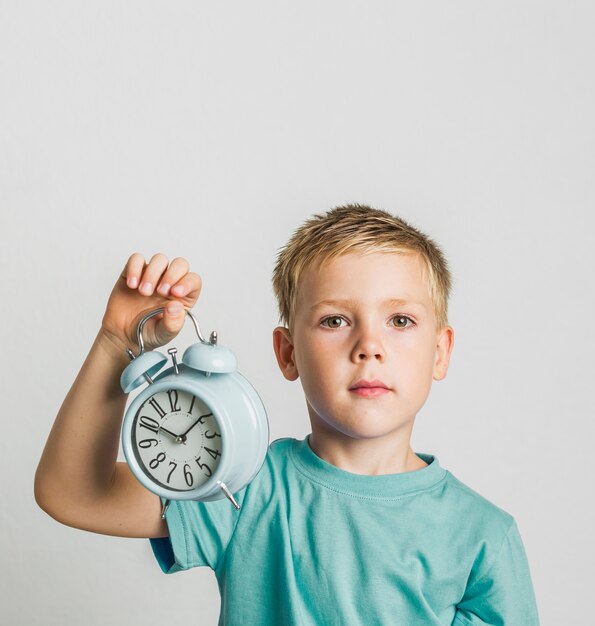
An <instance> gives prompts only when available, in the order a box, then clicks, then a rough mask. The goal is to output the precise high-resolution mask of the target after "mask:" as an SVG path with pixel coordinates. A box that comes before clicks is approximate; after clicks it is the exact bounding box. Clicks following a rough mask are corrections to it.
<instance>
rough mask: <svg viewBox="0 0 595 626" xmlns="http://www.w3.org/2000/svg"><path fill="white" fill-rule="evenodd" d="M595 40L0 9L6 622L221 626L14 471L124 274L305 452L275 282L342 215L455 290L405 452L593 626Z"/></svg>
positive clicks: (211, 602) (41, 434)
mask: <svg viewBox="0 0 595 626" xmlns="http://www.w3.org/2000/svg"><path fill="white" fill-rule="evenodd" d="M594 19H595V9H594V7H593V4H592V3H591V2H573V1H568V2H528V1H519V0H515V1H514V2H511V1H500V2H497V3H496V2H490V3H488V2H481V1H478V0H473V1H470V0H469V1H458V0H455V1H452V2H444V1H435V2H431V1H428V2H423V1H422V2H398V1H395V0H390V1H384V2H381V1H379V2H369V1H368V2H351V1H348V0H341V1H338V0H332V1H331V0H327V1H325V2H320V1H317V2H311V1H308V0H301V1H300V2H292V3H288V2H281V1H279V0H276V1H272V0H267V1H263V2H234V1H227V2H219V3H215V2H210V3H207V2H200V1H196V0H195V1H194V2H185V1H180V2H169V3H166V2H155V1H147V0H145V1H143V2H140V1H137V2H113V1H112V2H108V1H102V2H96V1H89V0H87V1H86V2H75V1H72V2H66V1H63V0H62V1H56V2H41V1H40V2H29V1H23V0H21V1H19V2H17V1H13V2H9V1H2V2H0V89H1V95H0V194H1V195H0V209H1V247H0V255H1V256H0V262H1V267H2V294H3V298H2V307H1V315H2V324H1V327H0V331H1V337H0V340H1V345H2V346H3V348H4V354H5V356H4V363H3V365H2V370H3V381H4V382H3V384H2V394H1V397H2V418H1V419H2V426H3V430H2V438H1V439H0V463H1V471H2V483H1V490H2V492H1V494H0V495H1V503H2V506H1V512H0V516H1V517H0V519H1V524H2V529H1V530H2V532H1V533H0V542H1V544H0V553H1V554H2V568H1V570H0V589H1V595H2V611H1V613H2V621H3V622H5V623H7V624H23V625H27V626H37V625H42V624H43V625H44V626H53V625H56V626H58V625H59V626H71V625H72V626H74V625H77V626H78V625H80V624H85V625H89V626H94V625H100V624H101V625H103V624H110V625H111V626H120V625H122V626H124V625H133V624H142V625H143V626H151V625H156V624H164V623H169V622H171V621H176V622H177V623H188V624H207V625H208V624H215V623H216V621H217V616H218V611H219V598H218V592H217V586H216V581H215V579H214V576H213V574H212V572H210V570H206V569H194V570H192V571H190V572H186V573H181V574H176V575H174V576H165V575H164V574H162V573H161V571H160V570H159V568H158V566H157V563H156V561H154V559H153V556H152V553H151V551H150V547H149V542H148V541H144V540H131V539H121V538H114V537H108V536H100V535H94V534H91V533H86V532H82V531H78V530H74V529H71V528H68V527H66V526H62V525H60V524H58V523H56V522H54V521H53V520H52V519H51V518H49V517H48V516H47V515H46V514H45V513H43V511H41V509H39V508H38V507H37V506H36V504H35V501H34V499H33V476H34V471H35V468H36V466H37V462H38V460H39V457H40V455H41V451H42V449H43V445H44V443H45V439H46V437H47V435H48V433H49V430H50V428H51V425H52V422H53V419H54V417H55V414H56V412H57V410H58V408H59V406H60V404H61V402H62V399H63V398H64V396H65V394H66V392H67V391H68V389H69V387H70V385H71V383H72V381H73V380H74V377H75V375H76V373H77V371H78V369H79V368H80V366H81V364H82V361H83V359H84V357H85V355H86V352H87V350H88V348H89V347H90V345H91V343H92V341H93V338H94V336H95V334H96V332H97V329H98V327H99V324H100V320H101V316H102V313H103V309H104V306H105V302H106V300H107V296H108V294H109V292H110V290H111V287H112V285H113V283H114V282H115V280H116V278H117V276H118V273H119V271H120V270H121V268H122V266H123V264H124V262H125V260H126V259H127V257H128V255H129V254H130V253H131V252H134V251H136V250H138V251H141V252H143V253H144V254H145V255H147V256H150V255H151V254H153V253H155V252H157V251H162V252H165V253H166V254H167V255H169V256H170V257H173V256H177V255H182V256H185V257H187V258H188V259H189V261H190V262H191V264H192V267H193V269H195V270H196V271H198V272H199V273H200V274H201V276H202V278H203V281H204V285H203V293H202V296H201V299H200V301H199V303H198V305H197V307H196V308H195V312H196V313H197V315H198V319H199V322H200V324H201V327H202V328H203V330H204V332H210V331H211V330H212V329H217V330H218V331H219V337H220V341H221V343H222V344H224V345H227V346H230V347H232V349H233V350H234V351H235V352H236V354H237V356H238V360H239V364H240V370H241V371H242V373H244V374H245V375H246V376H247V377H248V379H249V380H251V381H252V383H253V384H254V385H255V386H256V388H257V389H258V390H259V392H260V394H261V396H262V397H263V399H264V401H265V404H266V406H267V410H268V412H269V416H270V420H271V430H272V433H271V434H272V438H273V439H275V438H278V437H280V436H295V437H303V436H304V435H305V434H306V433H307V432H309V424H308V420H307V413H306V409H305V403H304V399H303V394H302V391H301V387H300V385H299V383H289V382H287V381H285V379H283V377H282V376H281V373H280V372H279V371H278V368H277V365H276V362H275V359H274V354H273V351H272V341H271V331H272V329H273V328H274V326H275V325H276V324H277V314H276V309H275V302H274V299H273V294H272V289H271V285H270V276H271V272H272V269H273V264H274V258H275V254H276V252H277V250H278V249H279V248H280V247H281V246H283V245H284V244H285V242H286V241H287V239H288V237H289V236H290V235H291V233H292V232H293V230H294V229H295V228H297V227H298V226H299V225H300V224H301V223H302V222H303V221H304V219H306V218H307V217H309V216H310V215H311V214H312V213H315V212H323V211H326V210H327V209H329V208H331V207H333V206H336V205H338V204H341V203H344V202H348V201H353V202H363V203H369V204H372V205H374V206H377V207H379V208H384V209H386V210H389V211H391V212H393V213H396V214H398V215H400V216H401V217H403V218H405V219H406V220H408V221H410V222H411V223H412V224H413V225H415V226H416V227H418V228H420V229H421V230H423V231H424V232H426V233H427V234H428V235H430V236H431V237H433V238H435V239H436V240H437V242H438V243H439V244H440V245H441V246H442V247H443V249H444V251H445V253H446V255H447V257H448V259H449V260H450V264H451V267H452V271H453V274H454V278H455V287H454V291H453V296H452V301H451V308H450V321H451V324H452V325H453V327H454V328H455V348H454V352H453V355H452V361H451V368H450V371H449V374H448V377H447V378H446V380H444V381H442V382H439V383H434V387H433V390H432V392H431V394H430V397H429V399H428V402H427V403H426V405H425V406H424V408H423V409H422V411H421V412H420V413H419V415H418V418H417V422H416V428H415V430H414V435H413V442H412V443H413V447H414V449H415V450H416V451H420V452H427V453H431V454H435V455H436V456H437V457H438V458H439V460H440V462H441V464H442V465H443V466H444V467H446V468H447V469H449V470H450V471H452V472H453V473H454V474H455V476H457V477H458V478H459V479H461V480H462V481H463V482H465V483H467V484H468V485H469V486H470V487H472V488H473V489H475V490H477V491H479V492H480V493H481V494H483V495H484V496H485V497H487V498H488V499H490V500H491V501H492V502H494V503H495V504H497V505H498V506H500V507H501V508H504V509H505V510H507V511H508V512H510V513H511V514H512V515H514V517H515V518H516V520H517V523H518V525H519V529H520V531H521V535H522V537H523V540H524V543H525V548H526V551H527V555H528V558H529V562H530V566H531V572H532V576H533V582H534V586H535V592H536V595H537V600H538V605H539V610H540V614H541V618H542V624H543V625H545V626H549V625H552V626H553V625H556V626H558V625H560V624H564V625H566V624H574V623H585V619H586V616H587V615H590V614H592V586H593V567H592V563H593V559H594V558H595V549H594V542H593V539H592V528H593V526H594V524H595V519H594V514H593V503H592V499H593V489H594V482H593V478H592V460H591V458H590V455H591V453H592V450H593V440H594V434H595V433H594V428H593V421H592V420H593V417H594V411H593V404H594V403H593V391H592V390H593V382H592V381H593V375H594V373H595V372H594V365H593V348H594V347H595V345H594V343H595V342H594V331H593V328H594V324H593V319H594V318H593V315H594V312H593V305H594V304H595V303H594V297H593V287H592V282H593V280H592V271H593V262H594V260H595V259H594V254H593V248H592V235H591V230H592V228H593V226H594V220H593V200H594V198H595V193H594V191H593V181H592V178H593V172H594V171H595V158H594V151H593V149H594V139H595V124H594V121H593V118H594V116H593V111H594V110H595V102H594V100H595V98H594V94H595V92H594V88H593V72H594V60H595V59H594V57H595V43H594V41H595V40H594V39H593V23H594ZM190 331H191V329H189V330H188V331H187V332H186V331H185V333H184V334H183V335H181V336H180V337H179V341H178V342H177V345H179V346H180V347H184V346H185V345H187V343H189V342H190V341H193V336H192V333H191V332H190ZM507 626H521V625H507Z"/></svg>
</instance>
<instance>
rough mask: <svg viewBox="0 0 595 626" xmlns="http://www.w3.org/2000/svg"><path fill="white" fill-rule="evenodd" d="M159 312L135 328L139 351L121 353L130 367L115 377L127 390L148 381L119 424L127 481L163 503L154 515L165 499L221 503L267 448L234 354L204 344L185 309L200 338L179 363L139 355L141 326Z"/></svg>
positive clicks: (260, 411) (261, 418)
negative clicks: (138, 484)
mask: <svg viewBox="0 0 595 626" xmlns="http://www.w3.org/2000/svg"><path fill="white" fill-rule="evenodd" d="M163 311H164V309H163V308H159V309H156V310H154V311H152V312H150V313H149V314H148V315H145V317H143V318H142V319H141V321H140V322H139V324H138V327H137V340H138V345H139V348H140V351H139V353H138V354H137V355H135V354H134V353H133V352H132V351H131V350H130V349H128V350H127V352H128V356H129V357H130V359H131V363H129V364H128V366H127V367H126V368H125V369H124V371H123V372H122V376H121V378H120V383H121V385H122V389H123V390H124V392H125V393H130V392H131V391H133V390H134V389H136V388H138V387H140V386H141V385H143V384H145V383H146V384H147V386H146V387H145V389H143V390H142V391H141V392H140V393H139V394H138V395H137V396H136V397H135V398H134V399H133V401H132V402H131V403H130V405H129V406H128V407H127V409H126V412H125V415H124V421H123V423H122V447H123V450H124V455H125V457H126V461H127V463H128V465H129V467H130V469H131V471H132V473H133V474H134V476H135V477H136V478H137V479H138V480H139V481H140V482H141V483H142V484H143V485H144V486H145V487H146V488H147V489H149V490H150V491H152V492H153V493H155V494H157V495H159V496H161V497H162V498H163V509H162V514H161V517H162V518H163V519H165V512H166V510H167V506H168V505H169V501H170V500H201V501H212V500H220V499H223V498H228V499H229V500H230V501H231V503H232V504H233V505H234V507H235V508H236V509H239V508H240V506H239V505H238V503H237V501H236V500H235V498H234V497H233V493H235V492H237V491H239V490H241V489H242V488H243V487H245V486H246V485H247V484H248V483H250V482H251V481H252V480H253V478H254V477H255V476H256V474H257V473H258V471H259V469H260V468H261V466H262V464H263V462H264V458H265V456H266V452H267V448H268V444H269V425H268V419H267V414H266V411H265V407H264V404H263V402H262V400H261V399H260V397H259V395H258V393H257V392H256V390H255V389H254V387H253V386H252V385H251V384H250V383H249V382H248V380H246V378H244V376H242V375H241V374H240V373H239V372H238V370H237V361H236V357H235V355H234V353H233V352H232V351H231V350H230V349H229V348H226V347H224V346H220V345H218V344H217V333H216V331H213V332H212V333H211V336H210V339H209V341H206V340H205V339H204V337H203V335H202V333H201V331H200V328H199V325H198V322H197V320H196V318H195V317H194V315H193V314H192V313H190V311H186V315H187V316H188V317H189V318H190V319H191V320H192V322H193V324H194V327H195V329H196V334H197V335H198V339H199V341H198V342H197V343H195V344H192V345H191V346H189V347H188V348H187V349H186V350H185V352H184V354H183V356H182V359H181V362H178V359H177V348H170V349H169V350H168V353H169V355H170V357H171V366H170V367H168V368H167V369H165V370H164V371H162V372H161V373H158V372H160V370H162V368H163V367H164V366H165V364H166V363H167V361H168V358H167V357H166V356H165V355H164V354H163V353H161V352H158V351H155V350H153V351H147V352H145V348H144V341H143V336H142V332H143V327H144V325H145V323H146V322H147V320H149V319H151V318H152V317H154V316H155V315H158V314H159V313H162V312H163Z"/></svg>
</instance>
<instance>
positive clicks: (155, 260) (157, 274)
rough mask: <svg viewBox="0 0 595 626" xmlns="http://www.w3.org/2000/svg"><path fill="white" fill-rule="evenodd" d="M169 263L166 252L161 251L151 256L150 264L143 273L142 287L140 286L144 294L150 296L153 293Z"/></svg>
mask: <svg viewBox="0 0 595 626" xmlns="http://www.w3.org/2000/svg"><path fill="white" fill-rule="evenodd" d="M167 265H168V260H167V257H166V256H165V254H161V253H160V252H159V253H157V254H154V255H153V256H152V257H151V260H150V261H149V264H148V265H147V266H146V267H145V270H144V272H143V275H142V277H141V279H140V287H139V288H138V290H139V291H140V292H141V293H142V294H143V296H150V295H152V294H153V292H154V291H155V287H156V286H157V283H158V282H159V280H160V278H161V275H162V274H163V272H164V271H165V270H166V269H167Z"/></svg>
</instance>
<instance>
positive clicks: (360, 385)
mask: <svg viewBox="0 0 595 626" xmlns="http://www.w3.org/2000/svg"><path fill="white" fill-rule="evenodd" d="M354 389H388V386H387V385H385V384H384V383H383V382H382V381H381V380H377V379H375V380H363V379H362V380H358V381H357V382H356V383H354V384H353V385H352V386H351V387H349V390H350V391H352V390H354Z"/></svg>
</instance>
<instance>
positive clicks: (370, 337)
mask: <svg viewBox="0 0 595 626" xmlns="http://www.w3.org/2000/svg"><path fill="white" fill-rule="evenodd" d="M385 356H386V355H385V350H384V345H383V343H382V339H381V337H380V331H379V330H378V329H376V330H373V329H372V328H370V327H366V328H363V327H362V328H361V329H360V332H359V333H358V335H357V340H356V342H355V344H354V346H353V350H352V352H351V360H352V361H353V362H354V363H361V362H362V361H367V360H369V359H376V360H377V361H380V362H381V363H382V362H384V359H385Z"/></svg>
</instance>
